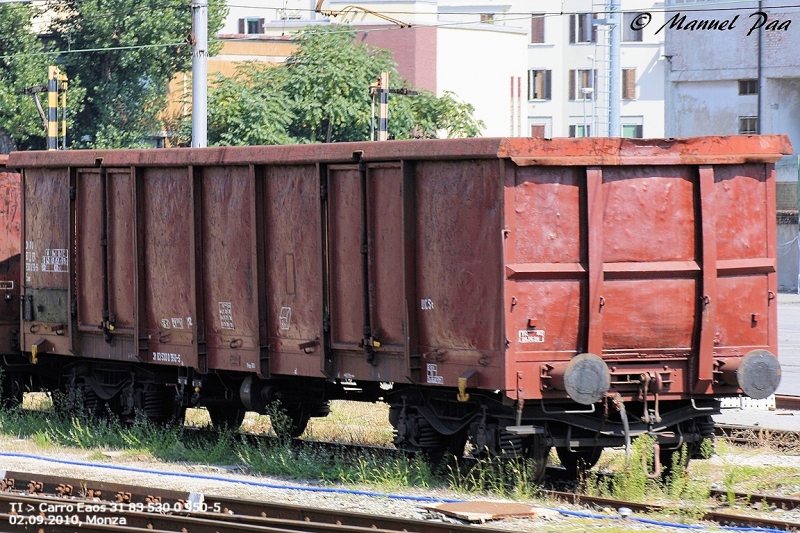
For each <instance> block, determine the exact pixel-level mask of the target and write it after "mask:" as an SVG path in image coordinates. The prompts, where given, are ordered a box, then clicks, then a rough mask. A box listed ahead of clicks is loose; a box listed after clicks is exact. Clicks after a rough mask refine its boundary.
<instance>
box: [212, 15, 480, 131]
mask: <svg viewBox="0 0 800 533" xmlns="http://www.w3.org/2000/svg"><path fill="white" fill-rule="evenodd" d="M295 42H296V43H297V44H298V48H297V50H296V51H295V52H294V53H293V54H292V55H291V56H290V57H289V58H288V59H287V61H286V63H285V64H283V65H280V66H267V65H264V64H259V63H254V62H251V63H247V64H245V65H243V66H242V67H240V68H239V69H237V71H236V73H235V75H234V76H233V77H231V78H221V77H218V78H216V80H215V81H214V83H213V84H212V86H211V87H210V89H209V112H208V116H209V132H208V140H209V144H212V145H213V144H218V145H248V144H284V143H290V142H299V143H314V142H341V141H363V140H368V139H369V131H370V121H371V96H370V93H369V86H370V84H372V83H373V82H375V81H376V80H377V79H378V77H379V75H380V73H381V72H382V71H388V72H389V77H390V82H391V84H392V87H395V88H399V87H408V85H407V83H406V82H405V81H404V80H403V79H401V77H400V76H399V74H398V73H397V65H396V64H395V63H394V61H393V60H392V57H391V54H390V52H388V51H386V50H380V49H376V48H371V47H369V46H367V45H366V44H364V43H363V42H361V41H359V40H357V39H356V32H355V31H354V30H352V29H350V28H348V27H343V26H328V27H322V28H319V27H311V28H308V29H306V30H304V31H302V32H301V33H299V34H298V36H297V37H296V38H295ZM409 88H410V89H413V87H409ZM376 107H377V106H376ZM473 112H474V109H473V107H472V106H471V105H470V104H467V103H463V102H460V101H458V100H457V99H456V97H455V95H454V94H452V93H445V94H444V95H443V96H442V97H436V96H435V95H434V94H432V93H430V92H429V91H424V90H419V94H418V95H416V96H405V95H395V94H393V95H390V97H389V134H390V135H391V136H393V137H394V138H396V139H408V138H418V137H428V138H430V137H436V136H437V133H438V132H439V131H442V130H444V131H445V132H446V134H447V135H448V136H449V137H474V136H476V135H478V134H479V133H480V130H481V129H482V128H483V123H482V122H481V121H479V120H475V118H474V117H473Z"/></svg>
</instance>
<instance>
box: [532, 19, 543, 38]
mask: <svg viewBox="0 0 800 533" xmlns="http://www.w3.org/2000/svg"><path fill="white" fill-rule="evenodd" d="M531 42H532V43H543V42H544V15H531Z"/></svg>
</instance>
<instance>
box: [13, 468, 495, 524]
mask: <svg viewBox="0 0 800 533" xmlns="http://www.w3.org/2000/svg"><path fill="white" fill-rule="evenodd" d="M4 476H5V480H6V484H8V482H9V481H10V480H12V479H13V480H14V483H13V485H14V487H15V488H16V489H26V488H28V487H30V486H31V484H33V486H34V487H35V488H36V489H38V490H37V492H38V493H39V494H40V495H43V494H45V493H49V494H59V493H62V494H63V493H64V492H65V488H66V489H67V492H69V493H70V494H71V495H72V496H82V495H89V494H92V495H94V496H95V497H97V498H101V499H102V500H103V501H105V502H109V503H122V504H123V505H127V504H133V505H134V506H136V505H138V504H141V505H145V506H146V505H148V504H153V508H158V506H162V507H168V508H173V509H174V508H175V506H176V505H183V504H186V505H188V506H189V507H192V506H194V507H195V508H197V506H198V505H200V504H199V503H192V502H202V506H203V508H206V509H211V510H214V509H219V510H220V512H219V513H204V514H202V516H203V517H210V516H215V517H217V518H218V519H220V520H222V519H223V518H219V517H224V520H225V521H230V520H234V521H236V520H239V521H241V520H245V521H247V520H249V519H250V518H257V519H259V520H267V521H262V522H258V521H257V522H254V524H255V523H258V524H260V525H262V526H263V527H267V525H268V524H271V525H272V526H274V527H283V528H290V529H293V530H294V531H298V530H300V531H310V533H317V531H321V530H316V529H314V530H309V529H308V528H310V527H311V526H310V525H309V524H317V525H324V526H326V527H329V526H338V527H340V528H341V527H345V528H347V527H349V528H354V529H351V530H341V531H342V533H365V531H366V529H369V530H370V532H371V533H375V531H376V530H377V531H378V532H380V531H395V532H396V531H407V532H409V533H411V532H413V533H468V532H469V533H474V531H475V529H474V527H472V526H468V525H460V524H450V523H443V522H426V521H423V520H413V519H406V518H399V517H390V516H373V515H368V514H363V513H356V512H351V511H340V510H329V509H315V508H309V507H305V506H300V505H292V504H283V503H275V502H260V501H254V500H245V499H240V498H224V497H219V496H214V495H210V494H203V495H202V496H201V497H200V495H199V494H193V493H189V492H181V491H171V490H161V489H154V488H145V487H136V486H130V485H124V484H119V483H107V482H103V481H90V480H81V479H75V478H67V477H62V476H48V475H40V474H30V473H25V472H11V471H7V472H6V473H5V475H4ZM231 481H232V482H235V481H236V480H231ZM0 494H2V493H0ZM49 501H52V500H49ZM57 501H59V502H65V501H67V502H68V501H70V500H64V499H59V500H57ZM184 514H185V512H184ZM191 515H192V516H201V514H198V513H191ZM148 516H149V517H151V518H152V517H153V516H152V515H148ZM269 520H272V522H270V521H269ZM291 522H295V523H297V524H298V527H297V528H293V527H290V523H291ZM248 523H249V522H248ZM154 527H155V525H154ZM191 531H194V530H193V529H192V530H191ZM325 531H333V530H331V529H325ZM337 531H339V530H337ZM482 531H484V532H485V533H500V531H499V530H493V529H485V528H482Z"/></svg>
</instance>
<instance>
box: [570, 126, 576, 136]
mask: <svg viewBox="0 0 800 533" xmlns="http://www.w3.org/2000/svg"><path fill="white" fill-rule="evenodd" d="M569 136H570V137H575V125H574V124H573V125H572V126H570V127H569Z"/></svg>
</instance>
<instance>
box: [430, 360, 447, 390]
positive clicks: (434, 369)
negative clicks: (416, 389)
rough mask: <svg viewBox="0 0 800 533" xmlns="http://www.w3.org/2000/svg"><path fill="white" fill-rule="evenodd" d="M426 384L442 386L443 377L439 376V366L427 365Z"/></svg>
mask: <svg viewBox="0 0 800 533" xmlns="http://www.w3.org/2000/svg"><path fill="white" fill-rule="evenodd" d="M428 383H435V384H436V385H444V376H440V375H439V366H438V365H434V364H431V363H428Z"/></svg>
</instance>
